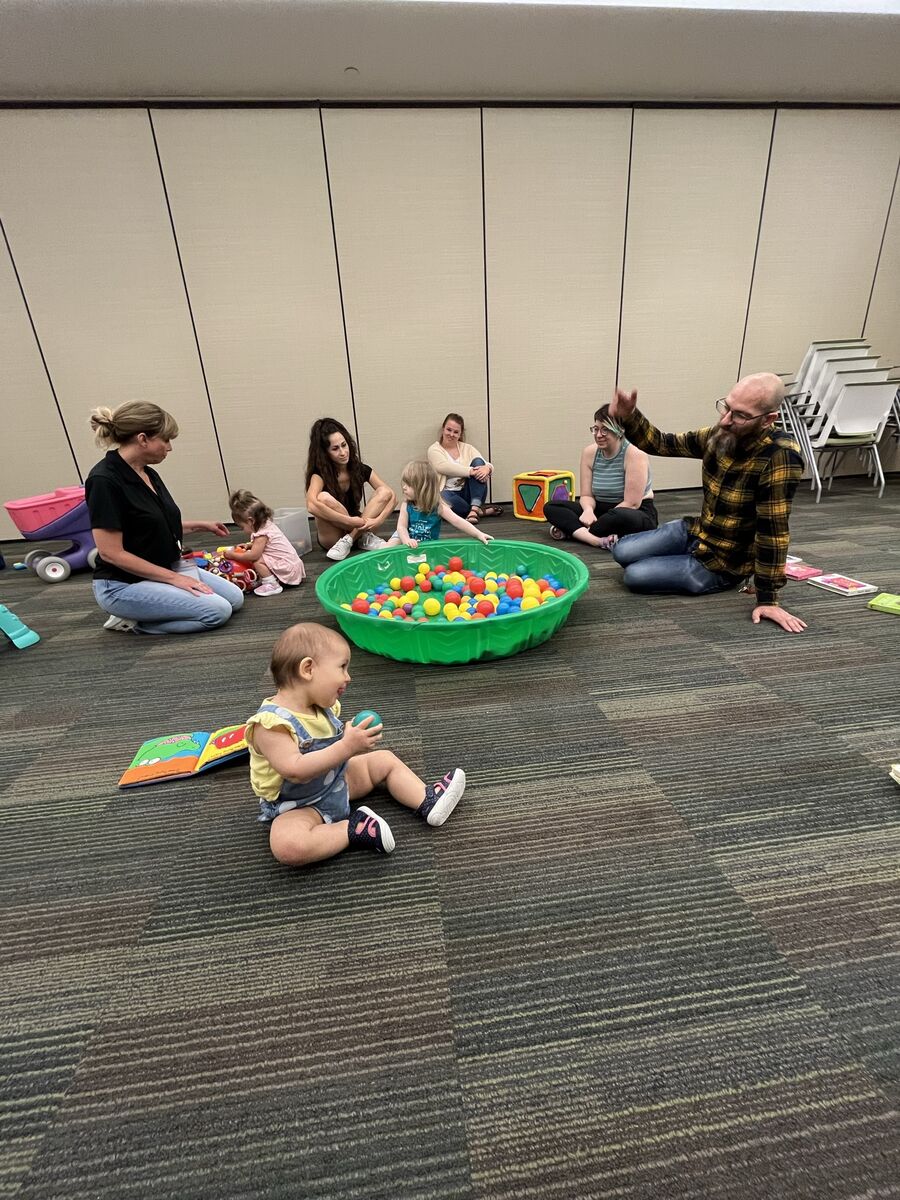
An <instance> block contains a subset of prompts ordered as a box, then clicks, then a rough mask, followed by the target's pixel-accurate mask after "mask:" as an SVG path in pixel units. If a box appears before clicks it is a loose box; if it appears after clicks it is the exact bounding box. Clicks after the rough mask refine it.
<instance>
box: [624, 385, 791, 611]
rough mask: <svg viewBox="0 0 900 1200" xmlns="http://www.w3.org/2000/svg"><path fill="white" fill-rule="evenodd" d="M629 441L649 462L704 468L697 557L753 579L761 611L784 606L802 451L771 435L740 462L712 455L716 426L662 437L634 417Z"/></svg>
mask: <svg viewBox="0 0 900 1200" xmlns="http://www.w3.org/2000/svg"><path fill="white" fill-rule="evenodd" d="M623 425H624V428H625V432H626V434H627V435H628V439H629V441H631V442H633V443H634V445H635V446H638V447H639V448H640V449H641V450H645V451H646V452H647V453H648V454H658V455H661V456H662V457H664V458H700V459H702V460H703V511H702V512H701V514H700V516H699V517H693V518H688V519H689V520H691V521H692V524H691V533H692V534H693V536H694V537H696V538H697V539H698V542H699V544H698V545H697V547H696V548H695V549H694V551H693V554H694V557H695V558H696V559H697V560H698V561H699V562H702V563H703V565H704V566H705V567H707V568H708V569H709V570H710V571H716V572H722V573H724V574H728V575H736V576H739V577H743V576H746V575H750V574H753V576H754V579H755V584H756V602H757V604H777V603H778V592H779V589H781V588H783V587H784V584H785V574H784V562H785V557H786V555H787V550H788V540H789V537H790V534H789V531H788V517H789V516H790V512H791V500H793V498H794V492H795V491H796V490H797V484H798V483H799V482H800V476H801V475H802V474H803V459H802V457H801V455H800V447H799V446H798V445H797V443H796V442H795V441H794V440H793V438H791V437H790V436H789V435H788V434H787V433H784V432H783V431H782V430H780V429H765V430H763V432H762V433H761V434H760V435H759V437H758V438H755V439H754V440H753V441H752V442H750V443H749V444H748V445H747V446H741V447H739V448H738V452H737V455H736V456H735V457H734V458H729V457H728V456H727V455H723V456H721V457H720V456H717V455H716V454H715V452H714V451H712V450H711V451H710V452H709V453H708V454H707V453H706V444H707V441H708V440H709V435H710V434H711V433H712V431H713V429H714V428H715V427H714V426H712V425H710V426H709V427H708V428H707V429H695V430H692V431H691V432H690V433H660V431H659V430H658V429H656V428H654V426H653V425H651V424H650V422H649V421H648V420H647V418H646V417H645V416H644V415H643V413H640V412H638V411H637V409H635V411H634V412H633V413H632V415H631V417H630V418H629V419H628V420H627V421H624V422H623Z"/></svg>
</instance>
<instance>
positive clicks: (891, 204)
mask: <svg viewBox="0 0 900 1200" xmlns="http://www.w3.org/2000/svg"><path fill="white" fill-rule="evenodd" d="M898 175H900V158H898V159H897V170H896V171H895V172H894V186H893V187H892V188H891V198H890V200H889V201H888V206H887V213H886V214H885V217H884V229H883V230H882V231H881V245H880V246H879V247H878V257H877V258H876V259H875V273H874V275H873V276H872V286H871V288H870V289H869V302H868V304H867V305H866V315H865V316H864V317H863V323H862V329H861V330H860V334H859V336H860V337H861V338H862V337H865V336H866V325H868V323H869V309H870V308H871V307H872V297H873V296H874V295H875V283H876V281H877V280H878V268H879V267H880V266H881V254H882V251H883V250H884V241H885V238H886V237H887V231H888V225H889V223H890V220H891V209H892V208H893V207H894V197H895V196H896V194H897V176H898Z"/></svg>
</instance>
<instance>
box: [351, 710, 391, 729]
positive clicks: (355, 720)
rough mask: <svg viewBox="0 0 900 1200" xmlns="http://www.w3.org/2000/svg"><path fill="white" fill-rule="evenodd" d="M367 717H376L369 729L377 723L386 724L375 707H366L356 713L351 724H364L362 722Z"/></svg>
mask: <svg viewBox="0 0 900 1200" xmlns="http://www.w3.org/2000/svg"><path fill="white" fill-rule="evenodd" d="M366 717H374V718H375V720H374V721H373V722H372V724H371V725H369V726H368V727H367V728H369V729H374V728H375V726H376V725H383V724H384V722H383V721H382V719H381V717H379V715H378V713H377V712H376V711H375V709H374V708H364V709H363V710H362V712H358V713H357V714H356V716H355V717H354V718H353V720H352V721H351V722H350V724H351V725H362V723H363V721H364V720H365V719H366Z"/></svg>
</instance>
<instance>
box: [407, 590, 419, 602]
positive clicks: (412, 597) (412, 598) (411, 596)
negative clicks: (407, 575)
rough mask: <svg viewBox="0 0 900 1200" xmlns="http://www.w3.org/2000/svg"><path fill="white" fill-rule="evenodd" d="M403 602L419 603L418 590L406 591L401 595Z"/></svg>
mask: <svg viewBox="0 0 900 1200" xmlns="http://www.w3.org/2000/svg"><path fill="white" fill-rule="evenodd" d="M403 603H404V604H418V603H419V593H418V592H407V593H406V595H405V596H404V597H403Z"/></svg>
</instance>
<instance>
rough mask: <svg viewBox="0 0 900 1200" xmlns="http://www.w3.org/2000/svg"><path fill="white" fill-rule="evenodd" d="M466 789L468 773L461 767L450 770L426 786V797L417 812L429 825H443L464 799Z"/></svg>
mask: <svg viewBox="0 0 900 1200" xmlns="http://www.w3.org/2000/svg"><path fill="white" fill-rule="evenodd" d="M465 790H466V773H465V771H463V770H462V768H461V767H457V768H456V769H455V770H453V771H448V772H447V774H446V775H445V776H444V778H443V779H439V780H438V781H437V783H434V784H432V783H429V784H428V786H427V787H426V788H425V799H424V800H423V801H422V803H421V804H420V805H419V807H418V808H417V809H416V812H417V813H418V814H419V816H420V817H422V818H423V819H424V820H426V821H427V822H428V824H429V825H443V823H444V822H445V821H446V820H447V818H448V817H449V816H450V814H451V813H452V812H453V810H454V808H456V806H457V804H459V802H460V800H462V797H463V792H464V791H465Z"/></svg>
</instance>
